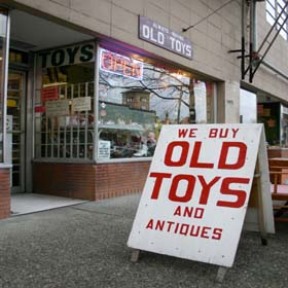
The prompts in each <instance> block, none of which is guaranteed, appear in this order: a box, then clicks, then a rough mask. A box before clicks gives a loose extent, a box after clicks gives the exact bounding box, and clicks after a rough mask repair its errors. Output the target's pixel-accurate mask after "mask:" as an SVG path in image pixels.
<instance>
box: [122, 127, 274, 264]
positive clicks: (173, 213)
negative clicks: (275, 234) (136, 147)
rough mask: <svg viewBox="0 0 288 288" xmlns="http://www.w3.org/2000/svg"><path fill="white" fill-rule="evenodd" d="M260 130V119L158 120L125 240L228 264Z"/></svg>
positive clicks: (240, 224) (137, 246)
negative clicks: (177, 122) (222, 121)
mask: <svg viewBox="0 0 288 288" xmlns="http://www.w3.org/2000/svg"><path fill="white" fill-rule="evenodd" d="M262 133H263V126H262V124H211V125H209V124H207V125H203V124H202V125H166V126H163V127H162V130H161V134H160V137H159V140H158V144H157V147H156V151H155V154H154V157H153V159H152V163H151V166H150V170H149V173H148V176H147V179H146V183H145V187H144V191H143V193H142V197H141V200H140V203H139V206H138V210H137V213H136V216H135V219H134V223H133V226H132V229H131V232H130V235H129V239H128V243H127V244H128V246H129V247H131V248H134V249H137V250H144V251H150V252H155V253H159V254H165V255H170V256H175V257H179V258H184V259H189V260H195V261H200V262H206V263H210V264H216V265H219V266H221V267H225V268H224V269H226V267H231V266H232V265H233V262H234V258H235V255H236V251H237V247H238V244H239V240H240V235H241V231H242V228H243V223H244V219H245V214H246V210H247V207H248V202H249V196H250V191H251V187H252V182H253V178H254V172H255V166H256V161H257V155H258V148H259V143H260V139H262V140H263V139H265V137H264V138H263V137H262V136H261V135H263V134H262ZM263 147H264V146H263ZM260 193H261V191H260ZM269 193H270V191H269ZM270 204H271V211H272V202H271V203H270ZM268 206H269V205H268ZM269 207H270V206H269ZM262 212H263V211H262ZM271 215H272V214H271ZM272 230H273V228H272Z"/></svg>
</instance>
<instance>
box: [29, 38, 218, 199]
mask: <svg viewBox="0 0 288 288" xmlns="http://www.w3.org/2000/svg"><path fill="white" fill-rule="evenodd" d="M69 55H73V59H72V58H71V57H70V58H69ZM36 61H37V63H36V65H37V74H36V83H37V84H36V98H35V107H34V112H35V118H34V121H35V158H34V161H33V162H34V164H33V167H34V172H33V174H34V175H33V179H34V190H35V191H37V192H38V193H53V194H54V193H55V194H56V195H61V196H67V197H73V198H80V199H90V200H97V199H102V198H107V197H113V196H116V195H122V194H127V193H134V192H137V191H141V190H142V187H143V184H144V182H145V178H146V175H147V172H148V168H149V164H150V161H151V157H152V156H153V153H154V150H155V147H156V145H157V137H158V135H159V133H160V130H161V127H162V125H169V124H182V123H183V124H187V123H195V122H197V123H213V122H214V121H215V114H216V112H215V111H216V107H215V103H216V88H215V83H214V82H213V81H211V80H210V81H209V80H204V79H203V78H202V79H201V78H200V77H199V76H198V77H197V74H194V73H192V72H191V71H187V70H184V69H181V68H180V67H177V66H172V65H171V64H170V65H169V64H168V63H167V62H166V63H164V62H161V61H159V60H157V59H153V58H150V57H147V56H145V57H144V56H143V55H141V54H135V53H133V56H131V53H130V51H129V50H128V51H127V50H126V51H124V50H123V51H121V50H120V51H119V50H117V52H115V51H113V50H111V48H107V47H106V46H105V43H103V44H102V42H101V41H100V42H98V41H97V40H96V41H95V42H94V41H93V42H88V43H77V44H75V45H73V46H69V47H61V48H57V49H56V50H55V49H52V50H48V51H41V52H39V53H37V55H36ZM195 111H196V113H195ZM54 174H55V175H54ZM51 175H53V177H52V179H53V180H51ZM55 187H57V188H55Z"/></svg>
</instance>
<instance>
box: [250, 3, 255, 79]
mask: <svg viewBox="0 0 288 288" xmlns="http://www.w3.org/2000/svg"><path fill="white" fill-rule="evenodd" d="M254 8H255V6H254V0H252V1H251V3H250V24H249V25H250V35H249V39H250V44H249V82H250V83H251V82H252V80H253V65H252V61H253V52H254V50H253V49H254V43H253V42H254V40H253V37H254V32H253V23H254V19H253V18H254Z"/></svg>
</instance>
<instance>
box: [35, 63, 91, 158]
mask: <svg viewBox="0 0 288 288" xmlns="http://www.w3.org/2000/svg"><path fill="white" fill-rule="evenodd" d="M40 87H41V88H40V89H39V91H38V103H37V106H36V107H35V112H36V157H40V158H58V159H86V160H87V159H91V160H92V159H93V142H94V132H93V131H94V128H93V127H94V126H93V123H94V112H93V99H94V63H85V64H77V65H69V66H62V67H57V68H55V67H50V68H45V69H43V70H42V82H41V84H40Z"/></svg>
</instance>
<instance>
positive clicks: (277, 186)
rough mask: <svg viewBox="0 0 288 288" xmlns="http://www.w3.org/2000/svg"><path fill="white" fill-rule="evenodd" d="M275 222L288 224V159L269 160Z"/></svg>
mask: <svg viewBox="0 0 288 288" xmlns="http://www.w3.org/2000/svg"><path fill="white" fill-rule="evenodd" d="M269 173H270V181H271V193H272V200H273V209H274V217H275V221H285V222H286V221H287V222H288V158H271V159H269Z"/></svg>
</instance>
